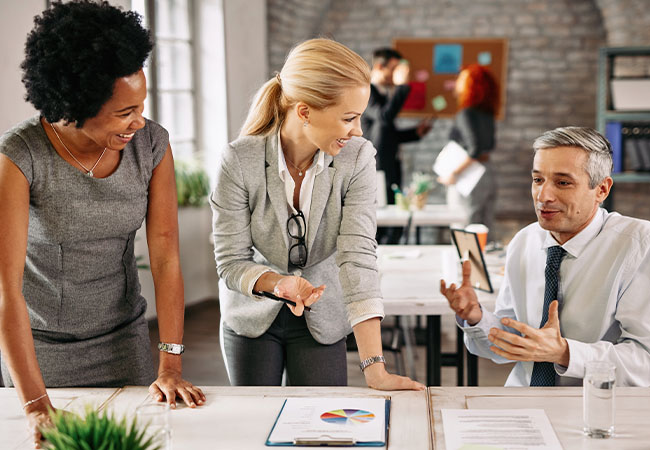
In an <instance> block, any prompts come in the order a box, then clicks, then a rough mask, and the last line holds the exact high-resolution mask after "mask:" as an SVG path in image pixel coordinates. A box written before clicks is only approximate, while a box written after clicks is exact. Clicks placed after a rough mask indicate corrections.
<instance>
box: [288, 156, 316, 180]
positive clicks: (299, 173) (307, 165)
mask: <svg viewBox="0 0 650 450" xmlns="http://www.w3.org/2000/svg"><path fill="white" fill-rule="evenodd" d="M284 159H285V160H286V161H288V162H289V164H291V165H292V166H293V167H294V168H295V169H296V170H297V171H298V176H299V177H301V176H302V172H303V171H304V170H305V169H306V168H307V167H309V166H310V165H311V163H312V162H313V161H308V162H307V164H305V167H303V168H302V169H301V168H300V167H298V166H296V165H295V164H294V163H293V162H291V160H290V159H289V158H287V155H284Z"/></svg>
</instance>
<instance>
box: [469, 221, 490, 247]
mask: <svg viewBox="0 0 650 450" xmlns="http://www.w3.org/2000/svg"><path fill="white" fill-rule="evenodd" d="M465 231H470V232H472V233H476V236H478V244H479V245H480V246H481V251H483V252H484V251H485V246H486V245H487V237H488V231H490V230H489V229H488V227H486V226H485V225H483V224H482V223H471V224H469V225H467V226H466V227H465Z"/></svg>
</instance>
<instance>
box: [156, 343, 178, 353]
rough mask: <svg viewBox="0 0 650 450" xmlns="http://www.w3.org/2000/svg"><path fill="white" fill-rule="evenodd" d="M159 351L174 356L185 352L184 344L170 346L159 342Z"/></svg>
mask: <svg viewBox="0 0 650 450" xmlns="http://www.w3.org/2000/svg"><path fill="white" fill-rule="evenodd" d="M158 350H160V351H161V352H165V353H171V354H172V355H180V354H182V353H183V352H184V351H185V346H184V345H183V344H170V343H167V342H158Z"/></svg>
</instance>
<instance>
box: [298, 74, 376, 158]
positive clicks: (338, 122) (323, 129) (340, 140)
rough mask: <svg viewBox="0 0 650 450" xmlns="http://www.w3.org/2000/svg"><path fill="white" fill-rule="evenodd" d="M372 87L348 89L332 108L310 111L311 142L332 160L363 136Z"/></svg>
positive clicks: (308, 128)
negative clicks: (362, 123)
mask: <svg viewBox="0 0 650 450" xmlns="http://www.w3.org/2000/svg"><path fill="white" fill-rule="evenodd" d="M369 98H370V86H359V87H353V88H347V89H345V90H344V91H343V94H342V95H341V100H340V101H339V102H338V103H337V104H336V105H334V106H330V107H329V108H325V109H321V110H316V109H313V108H312V109H310V111H309V125H308V126H307V127H305V135H306V136H307V138H308V139H309V140H310V141H311V142H312V143H313V144H314V145H316V147H317V148H319V149H321V150H322V151H324V152H325V153H327V154H328V155H331V156H336V155H338V154H339V152H340V151H341V149H343V148H344V147H345V145H346V144H347V142H348V140H349V139H350V138H351V137H353V136H362V135H363V131H362V130H361V114H363V112H364V111H365V109H366V106H368V99H369Z"/></svg>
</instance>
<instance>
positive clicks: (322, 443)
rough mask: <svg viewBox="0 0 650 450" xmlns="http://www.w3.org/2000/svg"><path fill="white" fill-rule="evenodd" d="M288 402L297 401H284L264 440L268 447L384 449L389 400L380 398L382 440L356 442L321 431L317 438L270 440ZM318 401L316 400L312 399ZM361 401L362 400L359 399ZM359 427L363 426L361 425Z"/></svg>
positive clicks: (386, 439) (302, 437) (313, 436)
mask: <svg viewBox="0 0 650 450" xmlns="http://www.w3.org/2000/svg"><path fill="white" fill-rule="evenodd" d="M290 400H297V399H285V400H284V403H283V404H282V408H281V409H280V412H279V413H278V416H277V417H276V418H275V422H274V423H273V427H272V428H271V431H270V432H269V435H268V437H267V439H266V443H265V445H266V446H268V447H294V446H300V447H384V446H386V445H387V444H388V430H389V424H390V403H391V401H390V398H382V399H380V400H383V402H384V419H385V423H384V433H383V439H381V440H357V439H355V437H354V436H352V435H348V436H341V435H328V434H327V432H326V431H324V430H323V432H322V433H319V435H318V436H315V435H311V436H300V435H295V436H294V437H293V440H286V441H282V440H280V441H278V440H272V437H273V433H274V431H275V430H276V427H277V426H278V422H279V421H280V418H281V417H282V414H283V412H284V411H285V407H287V402H289V401H290ZM300 400H302V401H305V400H309V399H304V398H303V399H300ZM314 400H318V399H314ZM361 400H362V399H361ZM345 411H350V410H349V409H346V410H345ZM364 412H367V411H364ZM359 426H363V425H362V424H361V425H359Z"/></svg>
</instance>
